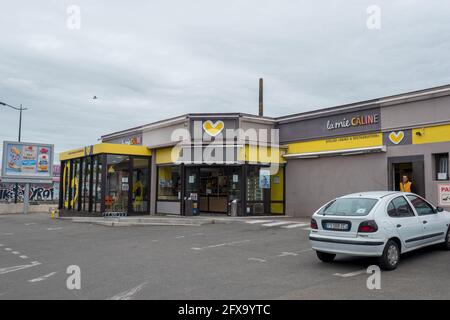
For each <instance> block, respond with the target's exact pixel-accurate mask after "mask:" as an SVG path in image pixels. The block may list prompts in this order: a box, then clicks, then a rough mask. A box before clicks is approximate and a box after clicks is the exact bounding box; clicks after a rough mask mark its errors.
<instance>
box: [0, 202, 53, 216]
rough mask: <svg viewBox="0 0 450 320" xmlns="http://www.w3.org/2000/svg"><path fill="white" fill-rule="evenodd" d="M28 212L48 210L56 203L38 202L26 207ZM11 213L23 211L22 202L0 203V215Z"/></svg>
mask: <svg viewBox="0 0 450 320" xmlns="http://www.w3.org/2000/svg"><path fill="white" fill-rule="evenodd" d="M28 208H29V209H28V212H29V213H37V212H49V211H50V209H56V208H58V205H57V204H38V205H30V206H29V207H28ZM11 213H23V203H8V204H6V203H0V215H1V214H11Z"/></svg>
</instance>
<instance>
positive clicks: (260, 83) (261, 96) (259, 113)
mask: <svg viewBox="0 0 450 320" xmlns="http://www.w3.org/2000/svg"><path fill="white" fill-rule="evenodd" d="M263 91H264V88H263V78H259V112H258V115H259V116H260V117H262V116H263V115H264V101H263Z"/></svg>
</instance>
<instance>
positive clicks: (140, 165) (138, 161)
mask: <svg viewBox="0 0 450 320" xmlns="http://www.w3.org/2000/svg"><path fill="white" fill-rule="evenodd" d="M149 161H150V160H149V159H148V158H134V159H133V188H132V192H131V195H132V200H133V201H132V202H133V210H134V212H147V210H148V204H149V189H148V181H149V165H150V163H149Z"/></svg>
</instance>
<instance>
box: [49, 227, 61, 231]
mask: <svg viewBox="0 0 450 320" xmlns="http://www.w3.org/2000/svg"><path fill="white" fill-rule="evenodd" d="M61 229H62V227H56V228H47V230H48V231H54V230H61Z"/></svg>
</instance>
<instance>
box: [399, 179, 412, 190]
mask: <svg viewBox="0 0 450 320" xmlns="http://www.w3.org/2000/svg"><path fill="white" fill-rule="evenodd" d="M411 185H412V183H411V181H409V179H408V176H406V175H405V176H403V177H402V182H400V191H402V192H411Z"/></svg>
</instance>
